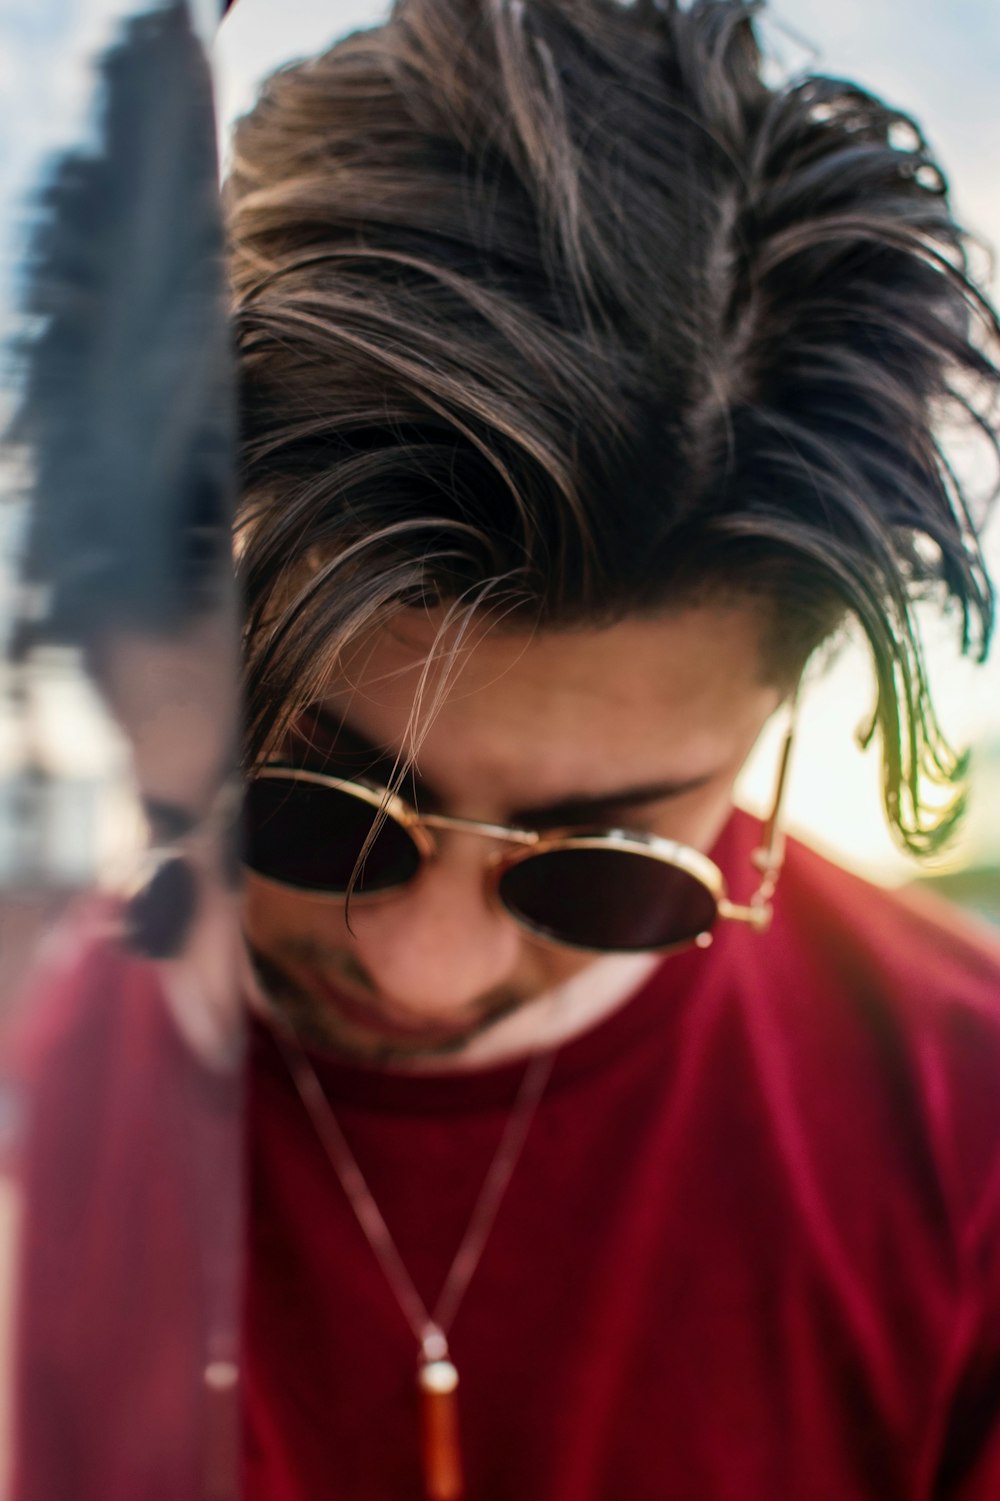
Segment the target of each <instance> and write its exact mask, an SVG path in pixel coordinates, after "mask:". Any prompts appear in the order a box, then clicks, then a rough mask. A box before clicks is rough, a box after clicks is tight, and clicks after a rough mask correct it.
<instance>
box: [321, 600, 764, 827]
mask: <svg viewBox="0 0 1000 1501" xmlns="http://www.w3.org/2000/svg"><path fill="white" fill-rule="evenodd" d="M442 626H443V617H442V616H441V615H436V614H427V613H424V612H419V611H406V612H403V613H401V614H400V615H399V616H397V617H396V618H395V619H394V620H393V621H392V622H391V623H390V624H389V625H388V626H385V627H383V628H382V629H380V630H379V631H377V632H374V633H372V634H371V635H370V636H368V637H367V638H366V639H365V640H364V641H363V642H361V643H359V644H358V646H357V647H356V648H355V649H354V651H353V652H352V653H351V654H350V656H349V657H348V658H347V659H346V660H345V661H344V663H343V666H342V670H341V672H340V673H339V674H338V675H337V676H336V677H335V678H333V679H332V680H331V684H330V692H329V696H328V698H327V699H326V705H327V707H328V708H329V709H330V710H331V711H332V712H334V713H335V714H337V715H338V716H339V717H342V718H344V719H346V720H347V721H348V722H349V723H350V724H351V726H352V727H353V728H354V729H355V730H357V731H359V732H361V733H362V734H364V736H365V737H366V738H367V739H368V740H370V741H372V742H373V743H374V744H376V745H379V746H383V747H386V748H387V749H390V750H392V751H400V750H401V751H403V752H404V753H407V754H408V753H409V752H410V751H411V750H412V749H414V748H415V749H416V752H417V766H418V769H419V771H420V773H421V775H422V776H423V777H425V778H426V779H427V781H428V782H430V783H432V784H433V785H435V786H436V787H438V788H440V790H442V791H445V792H448V793H450V794H453V795H456V796H462V795H464V794H465V793H466V792H468V793H469V795H474V796H476V797H481V796H482V794H483V791H484V789H488V790H490V791H491V792H494V791H495V792H496V794H497V796H498V797H501V798H506V799H513V800H514V801H515V802H516V801H517V800H518V799H523V798H524V797H526V796H528V795H530V796H531V797H541V796H547V795H550V794H551V795H552V796H559V795H561V794H562V793H563V792H565V791H566V790H567V788H568V787H572V788H573V790H574V791H578V792H593V793H600V792H602V791H604V790H606V789H607V788H609V787H613V786H615V785H624V783H625V782H628V781H634V782H641V781H643V780H644V779H646V778H648V779H649V780H650V781H654V780H656V779H657V778H664V777H674V776H676V777H677V778H678V779H679V780H681V779H684V778H686V777H691V776H696V775H700V774H703V773H705V772H709V771H713V770H717V769H719V768H720V767H722V766H723V765H726V764H729V762H730V761H732V760H737V761H738V760H741V759H742V757H743V756H744V755H745V754H746V753H747V751H748V750H749V747H750V745H751V744H752V742H753V740H754V738H755V737H756V735H757V733H758V731H759V729H760V727H761V724H762V723H763V721H764V719H765V718H766V717H767V715H768V714H769V713H770V712H771V711H772V710H773V709H774V708H775V707H776V706H777V703H778V701H779V698H780V694H779V691H778V689H777V688H776V687H774V686H773V685H772V684H770V683H769V682H767V681H766V680H765V679H764V676H763V673H762V666H761V650H760V642H761V629H760V621H759V619H758V617H757V615H756V613H755V612H754V610H753V608H752V607H751V606H748V605H741V606H738V607H737V606H734V607H733V608H710V607H701V606H699V607H692V608H689V609H684V610H677V611H674V612H671V613H670V614H665V615H661V616H656V617H652V618H646V617H643V618H627V619H625V620H622V621H619V622H616V623H615V624H613V625H609V626H607V627H603V628H597V627H586V628H579V629H572V630H569V629H567V630H542V631H538V632H535V633H528V632H522V631H517V630H502V629H496V628H490V626H489V625H488V624H487V623H486V622H473V624H472V626H471V628H470V629H469V630H468V632H467V633H466V634H465V635H464V637H461V638H460V639H457V638H456V633H455V631H454V630H451V629H444V630H443V629H442ZM428 662H430V665H429V666H428ZM414 725H415V726H416V744H415V746H414V744H412V743H411V742H410V740H409V738H408V736H409V733H410V729H411V727H412V726H414Z"/></svg>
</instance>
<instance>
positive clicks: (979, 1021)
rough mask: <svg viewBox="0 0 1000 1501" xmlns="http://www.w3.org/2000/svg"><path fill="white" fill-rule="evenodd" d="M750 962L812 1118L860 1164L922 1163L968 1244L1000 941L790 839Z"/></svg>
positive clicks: (999, 1124) (992, 1106)
mask: <svg viewBox="0 0 1000 1501" xmlns="http://www.w3.org/2000/svg"><path fill="white" fill-rule="evenodd" d="M746 953H747V955H748V962H749V963H751V964H754V965H756V966H757V971H758V974H760V975H761V976H766V978H762V980H761V986H760V988H761V990H762V991H763V988H764V987H765V986H766V988H767V992H768V996H767V1005H766V1008H765V1014H766V1016H767V1017H768V1020H769V1022H770V1023H771V1024H773V1030H774V1035H775V1036H778V1037H780V1039H781V1042H782V1044H783V1045H784V1046H785V1047H786V1048H787V1055H788V1058H789V1068H790V1069H791V1070H792V1072H793V1073H794V1074H795V1079H794V1082H793V1084H792V1086H791V1087H792V1088H793V1089H794V1091H795V1094H796V1097H797V1099H798V1102H799V1105H800V1106H801V1109H802V1111H803V1113H804V1114H805V1115H808V1116H809V1117H810V1118H812V1116H813V1115H814V1114H815V1113H816V1112H823V1111H826V1112H828V1118H829V1120H831V1121H836V1122H839V1124H838V1126H837V1131H838V1132H840V1133H843V1132H846V1133H847V1134H848V1135H853V1137H854V1139H855V1146H856V1150H857V1160H858V1162H859V1164H860V1163H862V1162H863V1161H864V1160H865V1157H866V1154H867V1155H870V1156H871V1157H872V1158H873V1160H879V1161H880V1160H881V1158H880V1153H882V1154H884V1153H885V1151H886V1150H888V1151H889V1154H890V1155H889V1157H887V1159H886V1161H887V1162H888V1161H890V1160H891V1161H893V1162H896V1163H897V1167H896V1168H894V1169H893V1173H894V1174H896V1175H898V1176H901V1177H905V1176H906V1168H905V1167H904V1166H903V1164H909V1166H910V1168H912V1167H913V1165H914V1164H915V1163H916V1164H919V1166H920V1173H919V1175H918V1176H919V1177H920V1178H921V1180H922V1182H923V1183H924V1185H925V1186H926V1184H928V1183H929V1182H931V1181H934V1182H935V1183H936V1184H937V1187H938V1202H939V1203H943V1204H947V1205H948V1210H949V1214H948V1218H949V1219H950V1220H951V1223H952V1225H953V1226H954V1227H955V1228H956V1230H957V1232H958V1234H959V1236H960V1237H964V1235H965V1234H966V1233H972V1231H973V1227H974V1226H976V1225H977V1224H978V1225H982V1224H983V1223H984V1218H983V1217H984V1215H986V1214H987V1213H989V1215H990V1216H991V1217H992V1214H993V1211H994V1210H995V1209H996V1208H997V1207H1000V1206H997V1204H996V1203H995V1201H996V1199H997V1192H998V1184H1000V941H998V938H997V936H996V935H995V934H994V933H993V932H992V931H991V930H990V929H989V928H988V927H987V926H986V925H985V924H980V923H977V922H976V921H975V920H973V919H970V918H967V917H965V916H964V915H963V914H961V913H960V912H958V911H957V910H953V909H952V908H950V907H949V906H947V905H946V904H945V903H943V902H941V901H940V900H939V899H937V898H934V897H930V896H926V895H924V893H922V892H916V893H914V892H912V891H910V890H903V891H901V892H896V891H889V890H884V889H882V888H880V887H877V886H875V885H872V884H871V883H870V882H868V881H865V880H863V879H862V878H860V877H859V876H857V875H854V874H852V873H850V872H848V871H845V870H843V869H841V868H840V867H838V866H837V865H835V864H834V863H833V862H831V861H830V860H828V859H826V858H824V857H823V856H822V855H820V854H818V853H817V852H816V851H815V850H812V849H810V848H808V847H807V846H805V845H804V844H801V843H799V842H797V841H790V842H789V848H788V852H787V861H786V866H785V869H784V871H783V873H782V879H781V884H780V886H779V890H778V893H777V900H776V902H775V920H774V924H773V928H772V931H771V932H770V933H769V934H768V935H767V936H766V939H765V940H764V942H763V943H762V944H761V946H760V949H759V951H758V953H759V957H757V958H756V959H755V958H754V957H753V954H754V950H753V949H752V948H750V947H749V946H748V947H747V949H746ZM845 1111H846V1112H847V1113H848V1114H849V1115H850V1117H851V1123H850V1124H849V1125H847V1124H845V1121H846V1119H847V1117H846V1115H845ZM855 1128H857V1129H856V1130H855ZM831 1129H832V1128H831ZM989 1205H992V1206H993V1209H991V1210H988V1206H989ZM960 1227H961V1228H960Z"/></svg>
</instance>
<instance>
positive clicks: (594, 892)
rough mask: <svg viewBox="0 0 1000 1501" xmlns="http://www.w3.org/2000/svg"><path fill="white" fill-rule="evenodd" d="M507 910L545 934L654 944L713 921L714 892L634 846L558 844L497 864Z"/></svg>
mask: <svg viewBox="0 0 1000 1501" xmlns="http://www.w3.org/2000/svg"><path fill="white" fill-rule="evenodd" d="M500 897H501V900H502V901H503V904H504V906H505V907H506V908H507V909H508V911H510V912H512V913H513V914H514V916H515V917H523V918H524V919H525V920H526V921H527V922H528V923H530V924H531V926H532V927H533V928H536V929H538V931H539V932H542V933H545V934H547V935H548V936H549V937H550V938H554V939H556V940H562V941H563V942H566V943H575V944H579V945H580V946H581V947H583V948H592V949H617V950H627V949H637V950H642V949H657V948H665V947H667V946H668V945H669V944H672V943H679V942H681V941H682V940H684V939H689V938H696V937H697V936H698V934H699V933H704V932H705V931H706V930H707V929H708V928H710V927H711V926H712V923H713V922H714V920H715V916H716V910H717V908H716V901H715V897H714V896H713V895H712V893H711V892H710V891H709V889H708V887H707V886H705V885H703V884H702V882H701V881H699V880H698V879H697V877H696V876H692V875H689V874H688V872H687V871H685V870H682V869H681V868H680V866H677V865H668V864H667V863H666V862H665V861H662V860H654V859H652V858H651V857H650V856H648V855H643V854H640V853H638V852H635V853H632V852H629V851H626V850H615V849H610V848H607V847H605V848H603V849H602V848H586V849H558V850H550V851H543V852H542V853H541V854H538V855H529V856H528V857H527V858H526V859H524V860H521V861H520V862H519V863H518V864H517V865H513V866H511V868H510V869H509V870H507V871H505V872H504V874H503V876H502V877H501V879H500Z"/></svg>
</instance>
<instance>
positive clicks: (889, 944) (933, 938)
mask: <svg viewBox="0 0 1000 1501" xmlns="http://www.w3.org/2000/svg"><path fill="white" fill-rule="evenodd" d="M775 915H776V925H777V927H778V930H779V932H780V933H783V934H784V935H785V936H786V938H788V939H790V940H793V941H796V946H798V944H801V943H805V944H807V945H808V946H809V947H810V948H811V949H812V950H813V952H814V953H815V955H816V956H817V957H821V958H822V961H823V963H824V964H825V965H826V966H829V967H830V968H831V969H832V971H833V973H834V974H836V975H838V976H839V977H840V978H841V979H842V981H844V982H845V983H847V984H849V985H850V986H851V988H852V989H853V990H854V991H855V992H858V993H861V994H869V995H871V996H872V997H873V998H874V997H877V996H881V997H882V998H883V999H884V1000H885V1001H886V1002H887V1003H889V1004H891V1003H892V1002H893V1001H894V1000H895V1001H897V1002H898V1003H900V1004H902V1005H904V1006H905V1008H906V1009H907V1011H908V1013H909V1014H910V1015H911V1016H912V1017H913V1018H914V1019H916V1017H917V1016H918V1015H919V1014H920V1013H922V1012H924V1011H933V1009H934V1008H935V1007H937V1006H940V1005H942V1004H945V1005H947V1004H948V1003H949V1002H950V1003H952V1004H954V1005H956V1006H958V1007H959V1008H960V1009H961V1008H967V1009H968V1010H970V1011H972V1012H975V1011H977V1010H978V1011H981V1013H982V1015H983V1017H984V1020H986V1021H987V1022H992V1023H993V1024H995V1025H996V1024H1000V932H997V931H996V930H994V929H992V928H990V927H989V926H988V925H987V924H986V923H985V922H982V921H980V920H978V919H975V918H972V917H969V916H967V915H966V914H964V913H963V912H961V911H960V910H959V909H958V908H956V907H952V906H950V905H949V904H947V903H946V902H944V901H942V900H941V899H940V898H938V897H935V896H932V895H931V894H929V893H927V892H924V891H922V890H921V889H919V888H917V887H912V886H907V887H903V888H902V889H900V890H887V889H885V888H883V887H879V886H876V885H874V884H872V883H871V882H870V881H867V880H864V879H863V878H862V877H860V876H858V875H855V874H853V873H852V872H850V871H847V870H844V869H843V868H841V867H840V866H838V865H836V864H834V863H833V861H831V860H829V859H827V858H825V857H824V856H823V855H821V854H819V853H818V852H817V851H816V850H814V849H812V848H810V847H809V846H808V845H806V844H803V843H800V842H799V841H797V840H789V842H788V850H787V856H786V862H785V869H784V871H783V873H782V878H781V885H780V887H779V892H778V898H777V902H776V908H775Z"/></svg>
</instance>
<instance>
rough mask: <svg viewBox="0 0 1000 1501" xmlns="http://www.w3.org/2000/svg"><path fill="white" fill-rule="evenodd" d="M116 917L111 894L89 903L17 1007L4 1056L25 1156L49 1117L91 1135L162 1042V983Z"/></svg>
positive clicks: (7, 1092) (6, 1086) (6, 1089)
mask: <svg viewBox="0 0 1000 1501" xmlns="http://www.w3.org/2000/svg"><path fill="white" fill-rule="evenodd" d="M114 919H115V913H114V909H113V907H112V904H111V903H109V902H108V901H107V900H105V899H104V898H102V897H96V898H95V897H88V898H84V899H82V900H81V901H80V902H79V903H78V904H77V905H76V906H75V907H74V908H73V909H72V910H71V911H70V912H69V913H68V914H67V915H66V916H65V917H64V918H63V920H62V921H61V922H60V923H59V924H58V925H57V926H56V928H55V929H54V931H53V932H52V934H51V935H50V937H49V938H48V939H47V941H46V943H45V945H44V946H43V947H42V949H41V950H40V951H39V953H38V955H37V959H36V962H35V964H34V967H33V970H32V972H31V974H30V976H29V978H28V982H27V984H26V985H25V987H24V989H23V993H22V994H21V995H20V996H19V997H18V998H17V1000H16V1002H15V1005H14V1008H13V1012H12V1016H11V1018H10V1021H9V1023H8V1024H7V1026H6V1027H5V1031H4V1037H3V1050H2V1059H0V1086H2V1091H3V1101H4V1108H5V1112H6V1115H7V1117H8V1118H9V1119H10V1120H11V1121H13V1122H14V1123H15V1125H16V1126H17V1129H15V1130H14V1131H13V1132H12V1133H11V1132H9V1133H8V1137H9V1138H11V1137H12V1139H9V1140H8V1149H9V1150H12V1152H13V1155H14V1156H15V1158H16V1156H17V1151H18V1140H19V1138H20V1137H21V1136H22V1135H23V1132H24V1130H25V1129H26V1128H27V1127H28V1126H29V1125H31V1124H32V1123H34V1128H33V1129H32V1131H31V1134H32V1136H37V1135H38V1127H39V1126H40V1124H41V1123H42V1122H43V1121H44V1122H45V1123H46V1125H48V1124H49V1123H50V1122H59V1123H64V1124H66V1125H67V1126H68V1125H69V1123H71V1122H72V1123H74V1124H73V1128H72V1129H73V1130H74V1131H75V1132H78V1133H79V1134H81V1135H83V1134H85V1132H86V1127H85V1123H87V1122H90V1121H92V1120H94V1119H95V1118H96V1115H97V1114H98V1112H96V1111H95V1109H94V1101H96V1100H98V1099H104V1100H107V1101H109V1102H110V1097H111V1094H110V1092H111V1091H112V1090H113V1089H114V1088H120V1087H121V1086H120V1084H119V1083H117V1081H119V1080H121V1079H123V1078H126V1077H132V1078H135V1077H136V1076H137V1074H141V1072H142V1071H143V1069H144V1068H145V1067H146V1066H147V1065H148V1062H149V1059H150V1057H151V1056H153V1055H155V1053H156V1052H157V1050H158V1047H159V1045H160V1043H161V1042H162V1034H163V1031H164V1027H165V1025H167V1021H166V1008H165V1006H164V1002H163V994H162V985H161V983H160V980H159V977H158V975H157V973H156V970H155V968H154V966H153V965H151V964H150V963H148V962H146V961H144V960H141V959H139V958H137V957H136V956H134V955H132V954H130V953H129V952H128V951H127V950H126V949H124V948H123V947H122V945H121V943H120V942H118V941H117V939H116V937H115V927H116V924H115V920H114ZM18 1123H19V1125H18Z"/></svg>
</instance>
